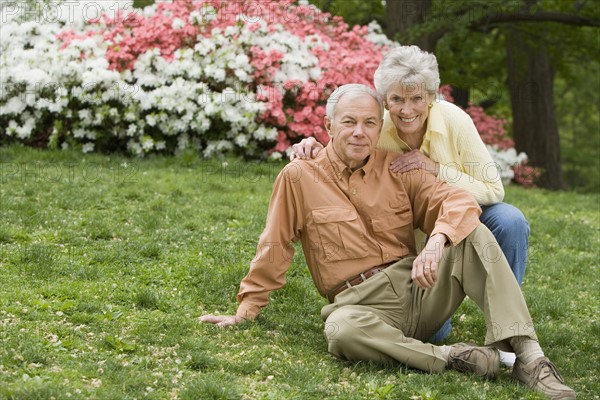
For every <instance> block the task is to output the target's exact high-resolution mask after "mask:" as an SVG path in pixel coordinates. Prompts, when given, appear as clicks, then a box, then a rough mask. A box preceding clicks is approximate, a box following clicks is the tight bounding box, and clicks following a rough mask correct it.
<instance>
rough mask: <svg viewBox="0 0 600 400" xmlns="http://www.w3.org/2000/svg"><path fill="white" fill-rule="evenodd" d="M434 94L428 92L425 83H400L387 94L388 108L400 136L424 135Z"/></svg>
mask: <svg viewBox="0 0 600 400" xmlns="http://www.w3.org/2000/svg"><path fill="white" fill-rule="evenodd" d="M433 98H434V95H432V94H428V93H427V91H426V90H425V86H424V85H423V84H417V83H398V84H397V85H394V86H391V87H390V88H389V89H388V91H387V95H386V99H385V103H386V109H387V110H388V111H389V112H390V117H391V119H392V121H393V123H394V126H395V127H396V131H397V132H398V134H399V135H400V136H404V137H409V136H410V137H413V136H416V135H421V136H422V135H424V134H425V131H426V130H427V117H428V116H429V104H430V103H431V102H432V101H433Z"/></svg>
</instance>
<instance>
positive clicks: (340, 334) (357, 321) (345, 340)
mask: <svg viewBox="0 0 600 400" xmlns="http://www.w3.org/2000/svg"><path fill="white" fill-rule="evenodd" d="M373 315H374V314H373V313H372V312H370V311H359V310H355V309H353V308H352V307H342V308H339V309H337V310H335V311H334V312H332V313H331V315H329V317H328V318H327V320H326V321H325V329H324V331H325V337H326V338H327V342H328V344H329V352H330V353H332V354H334V355H336V356H338V357H344V358H345V353H346V351H345V350H346V349H352V348H355V347H356V346H357V345H358V343H359V342H360V339H359V338H360V335H361V334H362V333H363V331H362V329H360V325H361V324H363V323H364V320H365V319H370V318H372V317H373Z"/></svg>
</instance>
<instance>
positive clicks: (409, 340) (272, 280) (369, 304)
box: [201, 84, 575, 399]
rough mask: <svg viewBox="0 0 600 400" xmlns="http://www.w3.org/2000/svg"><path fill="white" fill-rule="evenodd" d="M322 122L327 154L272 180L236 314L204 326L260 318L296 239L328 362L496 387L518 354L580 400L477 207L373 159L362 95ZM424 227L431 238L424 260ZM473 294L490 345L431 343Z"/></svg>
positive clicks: (539, 378)
mask: <svg viewBox="0 0 600 400" xmlns="http://www.w3.org/2000/svg"><path fill="white" fill-rule="evenodd" d="M326 113H327V116H326V117H325V127H326V129H327V131H328V132H329V135H330V136H331V141H330V143H329V144H328V145H327V147H326V148H325V151H323V152H321V153H319V154H318V156H317V157H316V158H315V159H313V160H309V161H294V162H292V163H290V164H288V165H287V166H286V167H285V168H283V170H282V171H281V173H280V174H279V175H278V177H277V179H276V181H275V184H274V188H273V193H272V196H271V201H270V204H269V210H268V215H267V222H266V227H265V229H264V231H263V233H262V235H261V236H260V239H259V243H258V249H257V256H256V257H255V258H254V259H253V260H252V262H251V265H250V271H249V272H248V274H247V275H246V277H245V278H244V279H243V280H242V282H241V284H240V290H239V293H238V296H237V298H238V301H239V303H240V304H239V306H238V309H237V313H236V315H229V316H227V315H225V316H214V315H206V316H203V317H201V320H202V321H204V322H208V323H214V324H217V325H218V326H221V327H224V326H229V325H234V324H237V323H240V322H242V321H246V320H253V319H254V318H256V316H257V315H258V314H259V312H260V310H261V308H262V307H264V306H266V305H267V304H268V301H269V293H270V292H271V291H273V290H277V289H280V288H282V287H283V286H284V284H285V273H286V271H287V270H288V268H289V266H290V263H291V260H292V258H293V257H292V256H293V253H294V249H293V247H292V245H291V243H292V242H294V241H298V240H300V241H301V243H302V249H303V251H304V256H305V258H306V262H307V264H308V267H309V270H310V273H311V276H312V278H313V281H314V283H315V285H316V287H317V289H318V291H319V293H320V294H321V295H323V296H324V297H326V298H327V299H328V300H329V302H330V304H329V305H326V306H325V307H323V309H322V310H321V315H322V317H323V319H324V321H325V336H326V338H327V341H328V349H329V352H330V353H332V354H333V355H335V356H337V357H340V358H344V359H347V360H354V361H359V360H368V361H380V362H401V363H404V364H406V365H408V366H410V367H413V368H417V369H420V370H423V371H429V372H441V371H443V370H444V369H447V368H450V369H455V370H458V371H462V372H471V373H474V374H476V375H479V376H483V377H486V378H494V377H495V376H496V375H497V373H498V371H499V355H498V350H497V349H498V348H499V349H502V350H506V351H514V352H515V353H516V357H517V360H516V363H515V366H514V367H513V376H515V378H517V379H518V380H519V381H521V382H523V383H525V384H527V385H528V386H529V387H531V388H534V389H537V390H540V391H542V392H544V393H545V394H546V395H547V396H548V397H550V398H553V399H574V398H575V392H574V391H573V390H572V389H571V388H569V387H567V386H566V385H564V383H563V380H562V378H561V377H560V375H559V374H558V372H557V370H556V368H555V367H554V365H553V364H552V363H551V362H550V361H549V360H548V359H547V358H546V357H544V353H543V352H542V349H541V347H540V346H539V343H538V341H537V337H536V334H535V332H534V329H533V323H532V321H531V317H530V315H529V311H528V309H527V305H526V304H525V300H524V298H523V296H522V294H521V291H520V288H519V286H518V284H517V283H516V281H515V279H514V277H513V275H512V273H511V271H510V268H509V266H508V263H507V262H506V259H505V257H504V255H503V254H502V251H501V250H500V248H499V246H498V244H497V242H496V240H495V239H494V236H493V235H492V234H491V233H490V232H489V230H488V229H487V228H485V226H483V225H481V224H480V222H479V218H478V217H479V214H480V212H481V210H480V208H479V206H478V205H477V203H476V202H475V200H474V199H473V197H472V196H471V195H469V194H468V193H467V192H464V191H462V190H460V189H456V188H452V187H449V186H448V185H446V184H445V183H443V182H439V181H437V179H436V177H435V176H434V175H432V174H431V173H429V172H427V171H425V170H414V171H411V172H407V173H404V174H394V173H392V172H390V171H389V168H388V166H389V164H390V163H391V162H392V161H393V160H394V158H395V157H396V155H395V154H393V153H386V152H382V151H379V150H376V149H375V144H376V143H377V140H378V138H379V134H380V130H381V126H382V116H383V104H382V101H381V99H380V97H379V96H378V95H377V94H376V93H375V92H374V91H372V90H371V89H370V88H368V87H367V86H364V85H356V84H352V85H344V86H341V87H339V88H338V89H336V90H335V91H334V93H333V94H332V95H331V96H330V98H329V100H328V102H327V110H326ZM407 123H410V121H407ZM417 227H418V228H420V229H421V230H423V231H424V232H426V233H427V234H428V235H429V240H428V242H427V244H426V245H425V248H424V249H423V250H422V252H421V253H420V254H419V255H416V254H417V253H416V250H415V244H414V243H413V241H412V238H413V229H414V228H417ZM466 295H468V296H469V297H470V298H471V299H473V300H474V301H475V302H476V303H477V305H478V306H479V308H481V310H482V311H483V313H484V316H485V320H486V324H487V333H486V337H485V343H486V345H487V346H486V347H476V346H469V345H465V344H456V345H451V346H436V345H433V344H430V343H425V342H424V341H425V340H427V338H429V337H430V336H431V335H432V334H433V333H434V332H436V331H437V329H439V327H440V326H441V325H442V324H443V323H444V321H446V319H448V318H449V317H450V316H451V315H452V314H453V313H454V311H455V310H456V309H457V308H458V306H459V305H460V303H461V302H462V300H463V299H464V298H465V296H466Z"/></svg>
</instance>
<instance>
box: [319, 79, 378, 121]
mask: <svg viewBox="0 0 600 400" xmlns="http://www.w3.org/2000/svg"><path fill="white" fill-rule="evenodd" d="M346 94H350V95H352V96H354V97H358V96H362V95H365V94H368V95H369V96H371V97H373V98H374V99H375V101H377V104H379V110H380V112H379V117H380V118H383V100H382V98H381V96H379V95H378V94H377V92H376V91H374V90H373V89H371V88H370V87H369V86H367V85H363V84H360V83H349V84H347V85H342V86H338V87H337V88H336V89H335V90H334V91H333V93H331V95H330V96H329V98H328V99H327V106H326V108H325V113H326V115H327V117H329V119H333V116H334V115H335V109H336V107H337V104H338V103H339V102H340V99H341V98H342V96H344V95H346Z"/></svg>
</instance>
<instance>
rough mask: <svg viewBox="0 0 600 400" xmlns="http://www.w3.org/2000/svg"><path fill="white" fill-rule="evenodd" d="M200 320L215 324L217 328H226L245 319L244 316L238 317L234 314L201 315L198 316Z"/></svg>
mask: <svg viewBox="0 0 600 400" xmlns="http://www.w3.org/2000/svg"><path fill="white" fill-rule="evenodd" d="M200 321H202V322H206V323H209V324H215V325H217V326H218V327H219V328H226V327H228V326H233V325H237V324H240V323H242V322H244V321H245V319H244V318H242V317H238V316H236V315H212V314H208V315H203V316H201V317H200Z"/></svg>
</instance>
